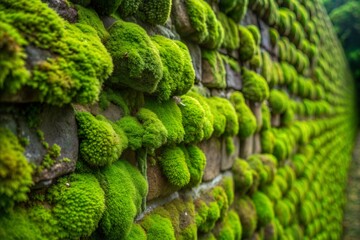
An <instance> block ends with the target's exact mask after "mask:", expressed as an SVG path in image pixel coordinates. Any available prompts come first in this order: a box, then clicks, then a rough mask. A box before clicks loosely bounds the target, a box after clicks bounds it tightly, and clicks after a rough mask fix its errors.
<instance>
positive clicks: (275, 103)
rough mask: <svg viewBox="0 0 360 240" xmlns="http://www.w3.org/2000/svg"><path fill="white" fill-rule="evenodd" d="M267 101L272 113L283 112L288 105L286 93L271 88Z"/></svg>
mask: <svg viewBox="0 0 360 240" xmlns="http://www.w3.org/2000/svg"><path fill="white" fill-rule="evenodd" d="M269 103H270V107H271V110H272V111H273V112H274V113H277V114H279V113H284V112H285V111H286V109H287V108H288V105H289V97H288V96H287V95H286V93H284V92H282V91H280V90H276V89H273V90H271V92H270V97H269Z"/></svg>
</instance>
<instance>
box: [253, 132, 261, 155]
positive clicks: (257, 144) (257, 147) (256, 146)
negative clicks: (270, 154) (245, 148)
mask: <svg viewBox="0 0 360 240" xmlns="http://www.w3.org/2000/svg"><path fill="white" fill-rule="evenodd" d="M257 153H261V135H260V133H255V134H254V143H253V154H257Z"/></svg>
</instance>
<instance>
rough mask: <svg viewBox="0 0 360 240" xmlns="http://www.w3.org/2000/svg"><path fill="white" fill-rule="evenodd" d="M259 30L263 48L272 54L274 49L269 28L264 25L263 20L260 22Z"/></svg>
mask: <svg viewBox="0 0 360 240" xmlns="http://www.w3.org/2000/svg"><path fill="white" fill-rule="evenodd" d="M259 28H260V34H261V47H263V48H264V49H266V50H267V51H269V52H271V51H272V49H273V47H272V46H271V40H270V33H269V29H270V28H269V26H268V25H267V24H266V23H264V22H263V21H262V20H259Z"/></svg>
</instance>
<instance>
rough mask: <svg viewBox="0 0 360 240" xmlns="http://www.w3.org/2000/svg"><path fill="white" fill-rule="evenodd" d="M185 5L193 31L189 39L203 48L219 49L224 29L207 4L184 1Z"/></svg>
mask: <svg viewBox="0 0 360 240" xmlns="http://www.w3.org/2000/svg"><path fill="white" fill-rule="evenodd" d="M185 5H186V9H187V13H188V16H189V19H190V23H191V25H192V27H193V29H194V32H193V33H192V34H191V35H190V38H191V39H192V40H193V41H195V42H197V43H199V44H200V45H202V46H203V47H205V48H208V49H217V48H219V47H220V46H221V44H222V42H223V39H224V28H223V26H222V25H221V23H220V21H218V20H217V18H216V16H215V13H214V11H213V10H212V9H211V7H210V6H209V4H208V3H207V2H205V1H203V0H201V1H198V0H186V1H185Z"/></svg>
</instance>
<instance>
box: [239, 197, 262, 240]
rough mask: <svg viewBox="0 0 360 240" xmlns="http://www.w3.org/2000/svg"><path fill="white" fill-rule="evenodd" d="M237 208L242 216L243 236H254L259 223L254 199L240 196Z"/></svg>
mask: <svg viewBox="0 0 360 240" xmlns="http://www.w3.org/2000/svg"><path fill="white" fill-rule="evenodd" d="M235 210H236V212H237V213H238V215H239V217H240V222H241V226H242V238H249V237H252V236H253V234H254V232H255V229H256V225H257V215H256V209H255V205H254V203H253V201H252V200H251V198H250V197H248V196H245V197H243V198H240V199H239V200H237V201H236V202H235Z"/></svg>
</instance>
